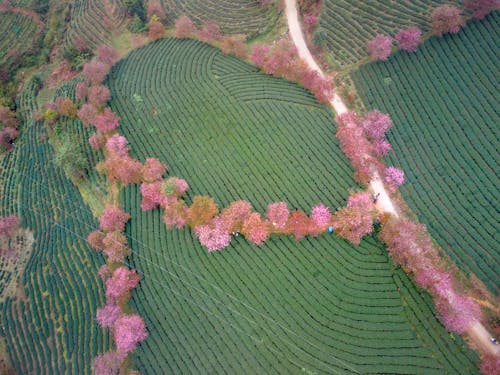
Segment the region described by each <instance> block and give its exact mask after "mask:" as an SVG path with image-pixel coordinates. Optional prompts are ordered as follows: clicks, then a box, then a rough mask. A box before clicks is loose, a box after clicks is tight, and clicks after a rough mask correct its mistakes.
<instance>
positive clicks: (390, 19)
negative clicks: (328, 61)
mask: <svg viewBox="0 0 500 375" xmlns="http://www.w3.org/2000/svg"><path fill="white" fill-rule="evenodd" d="M444 3H449V4H454V5H459V6H460V5H461V1H456V0H451V1H445V2H444ZM441 4H443V1H435V0H416V1H391V0H370V1H365V0H361V1H348V0H324V1H323V5H322V8H321V13H320V16H319V21H318V26H319V27H320V28H321V29H322V30H324V32H325V48H326V49H327V51H328V52H329V53H330V56H331V58H332V59H333V60H334V61H335V63H336V64H337V65H338V67H344V66H348V65H351V64H354V63H356V62H357V61H359V60H361V59H363V58H365V57H366V56H368V54H367V52H366V43H367V42H368V41H369V40H371V39H372V38H373V37H374V36H375V35H377V34H379V33H381V34H386V35H394V34H395V32H396V31H397V30H399V29H401V28H405V27H410V26H418V27H420V28H421V29H422V30H424V31H427V30H429V25H428V18H429V15H430V12H431V10H432V9H433V8H434V7H436V6H439V5H441Z"/></svg>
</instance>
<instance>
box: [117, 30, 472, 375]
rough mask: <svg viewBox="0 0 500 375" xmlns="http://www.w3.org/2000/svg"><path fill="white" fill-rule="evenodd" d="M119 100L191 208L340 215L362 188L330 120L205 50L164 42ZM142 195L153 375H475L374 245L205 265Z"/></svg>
mask: <svg viewBox="0 0 500 375" xmlns="http://www.w3.org/2000/svg"><path fill="white" fill-rule="evenodd" d="M266 80H267V82H266ZM108 84H109V86H110V88H111V91H112V96H113V99H112V102H111V106H112V108H113V110H115V111H116V112H117V113H118V114H119V116H120V117H121V118H122V125H121V127H120V129H121V130H120V132H121V133H123V134H124V135H125V136H126V137H127V139H128V140H129V141H130V142H131V146H132V152H133V154H135V156H136V157H138V158H140V159H144V158H146V157H149V156H156V157H159V158H160V159H161V160H162V161H163V162H165V163H166V164H168V165H170V174H171V175H178V176H181V177H184V178H186V179H187V180H188V182H189V183H190V184H191V188H190V191H189V198H192V196H193V194H210V195H212V196H214V197H215V199H216V201H217V202H218V203H219V204H220V205H221V206H224V205H227V204H228V203H229V202H230V201H233V200H237V199H248V200H249V201H250V202H251V203H252V204H253V205H254V207H255V208H256V209H258V210H259V211H260V212H263V211H264V209H265V207H266V205H267V204H268V203H270V202H273V201H278V200H284V201H286V202H287V203H288V204H289V206H290V207H292V208H293V207H297V208H300V209H308V208H310V207H311V206H312V205H314V204H316V203H318V202H320V201H323V202H324V203H326V204H327V205H329V206H330V207H332V208H333V209H335V208H337V207H339V206H341V205H342V204H344V201H345V198H346V196H347V191H348V190H349V189H350V188H353V187H355V183H354V181H353V179H352V177H351V174H352V172H351V170H350V168H349V165H348V162H347V161H346V159H345V158H344V156H343V154H342V153H341V151H340V149H339V147H338V145H337V143H336V141H335V137H334V130H335V129H334V127H333V124H332V113H331V112H330V111H329V110H328V109H327V108H326V107H323V106H320V105H318V104H317V103H316V102H315V101H314V99H313V97H312V96H311V95H310V94H309V93H308V92H306V91H304V90H302V89H300V88H299V87H298V86H296V85H294V84H291V83H289V82H286V81H282V80H278V79H275V78H272V77H266V76H264V75H262V74H261V73H258V72H256V71H255V68H254V67H252V66H250V65H248V64H246V63H243V62H241V61H238V60H236V59H234V58H232V57H228V56H224V55H222V54H221V53H220V52H219V51H218V50H216V49H214V48H212V47H210V46H208V45H205V44H203V43H200V42H197V41H192V40H172V39H165V40H159V41H156V42H154V43H151V44H150V45H148V46H145V47H143V48H140V49H138V50H136V51H134V52H132V53H131V54H130V55H129V56H128V57H127V58H126V59H124V60H123V61H121V62H120V63H119V64H117V65H116V66H115V68H114V69H113V71H112V73H111V75H110V77H109V80H108ZM138 190H139V188H138V187H137V186H132V187H129V188H127V189H126V190H125V191H124V194H123V201H124V204H125V208H126V210H127V211H129V212H130V213H131V214H132V220H131V221H130V222H129V223H128V225H127V228H126V231H127V234H128V235H129V237H130V244H131V247H132V249H133V250H134V254H133V256H132V257H133V263H134V266H135V267H136V268H137V269H139V270H140V271H141V273H143V281H142V282H141V283H140V285H139V288H138V289H136V290H134V294H133V304H134V308H135V309H137V310H138V311H139V312H140V314H141V315H142V316H144V317H145V319H146V322H147V325H148V330H149V333H150V335H149V337H148V339H147V340H146V341H145V342H143V343H142V344H141V345H140V347H139V349H138V352H137V353H136V358H135V363H137V367H138V369H139V370H140V371H141V372H142V373H147V374H164V373H234V374H246V373H248V374H255V373H292V374H293V373H301V372H310V373H322V374H323V373H356V372H358V373H363V374H367V373H408V374H411V373H413V374H417V373H426V374H438V373H443V372H447V373H456V372H459V371H461V369H467V370H466V371H467V372H470V373H476V372H477V371H476V370H475V361H476V358H475V357H474V355H473V354H472V353H471V352H470V351H468V350H467V349H466V348H465V347H464V343H463V342H462V341H460V340H457V341H453V340H452V339H451V338H450V336H449V335H447V333H446V332H445V331H444V329H443V327H442V326H441V325H440V324H439V322H438V321H437V320H436V318H435V316H434V315H433V310H432V308H431V306H432V304H431V303H430V301H429V300H428V299H427V298H426V297H422V295H421V294H420V292H419V291H418V290H416V289H415V287H414V285H413V284H412V282H411V281H410V280H409V279H408V278H407V277H406V275H405V274H404V273H402V272H401V270H397V269H394V268H393V265H391V263H390V261H389V260H388V257H387V255H386V252H385V250H384V248H383V247H382V245H381V244H380V243H378V242H376V241H375V240H373V239H371V238H369V239H367V240H365V241H363V243H362V245H361V246H360V247H353V246H351V245H349V244H348V243H347V242H345V241H341V240H339V239H338V238H336V237H334V236H323V237H321V238H316V239H305V240H303V241H302V242H296V241H294V240H292V239H291V238H287V237H273V238H272V239H270V240H269V241H267V242H266V243H265V244H264V245H263V246H262V247H260V248H259V247H256V246H252V245H250V244H249V243H248V242H246V241H245V240H243V239H242V238H240V237H236V238H235V239H234V240H233V241H234V242H233V243H232V245H231V246H230V247H228V248H227V249H226V250H224V251H222V252H218V253H212V254H208V253H207V252H206V250H205V249H203V248H202V247H201V245H200V244H199V243H198V241H197V240H196V239H195V238H194V237H193V234H192V233H191V232H190V231H188V230H181V231H172V232H167V230H166V229H165V227H164V225H163V221H162V217H161V213H160V212H159V211H158V210H155V211H149V212H142V211H141V209H140V194H139V191H138ZM398 288H399V290H398Z"/></svg>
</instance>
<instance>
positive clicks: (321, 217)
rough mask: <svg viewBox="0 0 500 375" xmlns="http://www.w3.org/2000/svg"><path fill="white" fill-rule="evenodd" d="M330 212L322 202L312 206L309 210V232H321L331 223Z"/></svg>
mask: <svg viewBox="0 0 500 375" xmlns="http://www.w3.org/2000/svg"><path fill="white" fill-rule="evenodd" d="M331 220H332V214H331V212H330V209H329V208H328V207H326V206H325V205H324V204H323V203H320V204H318V205H316V206H314V207H313V208H312V210H311V223H312V224H313V225H312V228H311V232H312V234H313V235H318V234H319V233H321V232H323V231H324V230H325V229H326V228H328V226H329V225H330V224H331Z"/></svg>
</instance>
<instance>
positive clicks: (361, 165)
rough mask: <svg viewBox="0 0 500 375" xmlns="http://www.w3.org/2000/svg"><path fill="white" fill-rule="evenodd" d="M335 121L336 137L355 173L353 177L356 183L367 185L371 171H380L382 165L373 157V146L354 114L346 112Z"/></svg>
mask: <svg viewBox="0 0 500 375" xmlns="http://www.w3.org/2000/svg"><path fill="white" fill-rule="evenodd" d="M336 120H337V124H338V127H337V134H336V137H337V139H338V140H339V144H340V147H341V149H342V151H343V152H344V154H345V155H346V156H347V158H348V159H349V161H350V162H351V165H352V166H353V168H354V170H355V171H356V173H355V175H354V177H355V179H356V181H359V182H361V183H369V182H370V179H371V171H372V169H374V168H375V169H380V168H381V167H382V165H381V163H380V161H378V160H377V159H376V158H375V157H374V147H373V144H372V143H371V142H370V141H369V140H368V139H367V137H366V135H365V132H364V130H363V129H362V128H361V126H360V125H359V123H360V119H359V118H358V116H357V115H356V114H355V113H354V112H347V113H344V114H342V115H340V116H337V119H336Z"/></svg>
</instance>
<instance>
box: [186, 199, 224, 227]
mask: <svg viewBox="0 0 500 375" xmlns="http://www.w3.org/2000/svg"><path fill="white" fill-rule="evenodd" d="M218 213H219V208H218V207H217V204H216V203H215V201H214V199H213V198H212V197H209V196H208V195H202V196H200V195H196V196H195V197H194V198H193V202H192V203H191V206H190V207H189V214H188V224H189V226H190V227H191V228H196V227H197V226H198V225H203V224H208V223H209V222H210V220H212V218H213V217H214V216H215V215H217V214H218ZM221 222H222V220H221Z"/></svg>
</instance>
